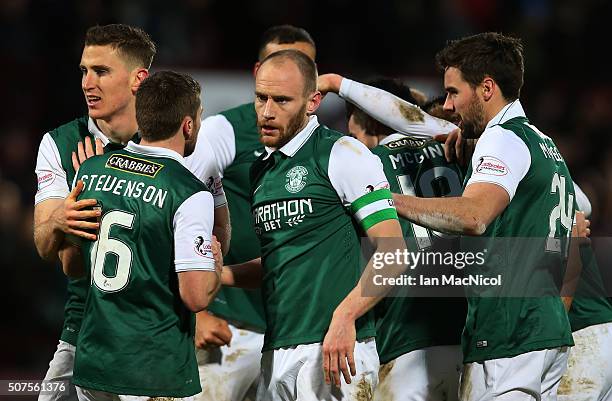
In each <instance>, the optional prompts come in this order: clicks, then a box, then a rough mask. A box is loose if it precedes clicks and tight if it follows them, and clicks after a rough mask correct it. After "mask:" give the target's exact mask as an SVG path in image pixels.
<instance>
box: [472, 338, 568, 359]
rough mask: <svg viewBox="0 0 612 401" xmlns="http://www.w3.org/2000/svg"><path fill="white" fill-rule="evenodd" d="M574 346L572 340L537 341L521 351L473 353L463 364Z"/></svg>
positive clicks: (525, 346)
mask: <svg viewBox="0 0 612 401" xmlns="http://www.w3.org/2000/svg"><path fill="white" fill-rule="evenodd" d="M573 345H574V341H573V340H572V338H571V337H570V338H567V339H561V340H546V341H536V342H533V343H529V344H526V345H524V346H523V347H521V348H522V349H520V350H516V349H513V350H503V351H498V352H492V353H489V354H486V353H483V354H479V353H478V352H472V353H471V355H470V354H468V353H466V354H465V357H464V358H463V363H472V362H483V361H488V360H492V359H501V358H512V357H515V356H517V355H521V354H526V353H528V352H533V351H541V350H544V349H551V348H558V347H567V346H569V347H571V346H573Z"/></svg>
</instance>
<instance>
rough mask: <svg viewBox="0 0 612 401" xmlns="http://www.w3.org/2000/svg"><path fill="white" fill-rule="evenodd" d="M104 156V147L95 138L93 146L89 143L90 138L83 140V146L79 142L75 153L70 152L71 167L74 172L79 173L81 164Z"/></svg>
mask: <svg viewBox="0 0 612 401" xmlns="http://www.w3.org/2000/svg"><path fill="white" fill-rule="evenodd" d="M102 154H104V145H102V141H101V140H99V139H97V138H96V141H95V146H94V145H92V143H91V138H89V137H87V138H85V144H83V142H79V143H78V145H77V151H76V152H72V167H73V168H74V171H79V167H81V164H83V162H85V160H87V159H89V158H90V157H93V156H97V155H102Z"/></svg>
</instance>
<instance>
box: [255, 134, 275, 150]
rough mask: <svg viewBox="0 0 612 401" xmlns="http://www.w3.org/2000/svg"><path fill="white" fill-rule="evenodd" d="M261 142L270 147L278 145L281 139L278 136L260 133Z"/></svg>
mask: <svg viewBox="0 0 612 401" xmlns="http://www.w3.org/2000/svg"><path fill="white" fill-rule="evenodd" d="M259 142H261V144H262V145H264V146H267V147H269V148H276V147H278V142H279V139H278V138H277V137H272V136H267V135H260V136H259Z"/></svg>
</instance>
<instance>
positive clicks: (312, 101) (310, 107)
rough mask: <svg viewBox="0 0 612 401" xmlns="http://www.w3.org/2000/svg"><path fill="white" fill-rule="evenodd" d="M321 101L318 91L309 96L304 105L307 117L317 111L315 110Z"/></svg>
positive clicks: (321, 97)
mask: <svg viewBox="0 0 612 401" xmlns="http://www.w3.org/2000/svg"><path fill="white" fill-rule="evenodd" d="M321 100H323V96H322V95H321V92H319V91H315V92H314V93H313V94H312V95H310V98H309V99H308V102H307V103H306V112H307V113H308V115H310V114H314V113H315V112H316V111H317V109H318V108H319V106H320V105H321Z"/></svg>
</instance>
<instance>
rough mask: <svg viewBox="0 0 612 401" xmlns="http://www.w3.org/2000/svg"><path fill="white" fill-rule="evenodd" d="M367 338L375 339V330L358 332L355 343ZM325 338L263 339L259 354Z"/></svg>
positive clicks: (322, 336) (320, 336) (323, 336)
mask: <svg viewBox="0 0 612 401" xmlns="http://www.w3.org/2000/svg"><path fill="white" fill-rule="evenodd" d="M369 337H376V330H375V329H373V328H372V329H364V330H360V331H359V332H358V333H357V337H356V341H361V340H364V339H366V338H369ZM324 338H325V333H322V334H314V335H308V336H302V337H289V338H280V339H278V338H277V339H274V340H272V341H266V340H265V338H264V345H263V347H262V349H261V352H265V351H272V350H275V349H279V348H285V347H293V346H296V345H304V344H314V343H320V342H323V339H324Z"/></svg>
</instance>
